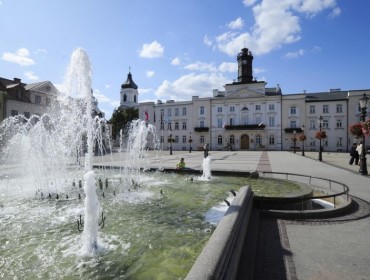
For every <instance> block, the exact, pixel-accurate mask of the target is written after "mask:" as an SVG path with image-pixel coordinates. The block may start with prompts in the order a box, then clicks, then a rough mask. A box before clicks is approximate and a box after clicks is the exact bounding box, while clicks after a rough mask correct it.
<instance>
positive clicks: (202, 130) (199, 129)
mask: <svg viewBox="0 0 370 280" xmlns="http://www.w3.org/2000/svg"><path fill="white" fill-rule="evenodd" d="M194 131H195V132H208V131H209V127H194Z"/></svg>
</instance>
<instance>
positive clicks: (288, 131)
mask: <svg viewBox="0 0 370 280" xmlns="http://www.w3.org/2000/svg"><path fill="white" fill-rule="evenodd" d="M284 131H285V133H294V131H295V132H296V133H302V132H303V130H302V128H300V127H296V128H294V127H288V128H285V129H284Z"/></svg>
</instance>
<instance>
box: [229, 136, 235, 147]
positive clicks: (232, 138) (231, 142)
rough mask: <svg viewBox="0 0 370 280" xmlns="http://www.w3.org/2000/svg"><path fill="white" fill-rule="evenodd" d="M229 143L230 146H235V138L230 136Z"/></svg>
mask: <svg viewBox="0 0 370 280" xmlns="http://www.w3.org/2000/svg"><path fill="white" fill-rule="evenodd" d="M229 142H230V144H231V145H234V144H235V137H234V135H230V138H229Z"/></svg>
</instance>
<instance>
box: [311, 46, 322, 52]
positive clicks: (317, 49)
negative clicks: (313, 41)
mask: <svg viewBox="0 0 370 280" xmlns="http://www.w3.org/2000/svg"><path fill="white" fill-rule="evenodd" d="M321 50H322V48H321V47H319V46H314V47H313V48H312V50H311V52H312V53H319V52H321Z"/></svg>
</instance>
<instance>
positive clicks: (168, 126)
mask: <svg viewBox="0 0 370 280" xmlns="http://www.w3.org/2000/svg"><path fill="white" fill-rule="evenodd" d="M167 130H172V127H171V122H168V123H167Z"/></svg>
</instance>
